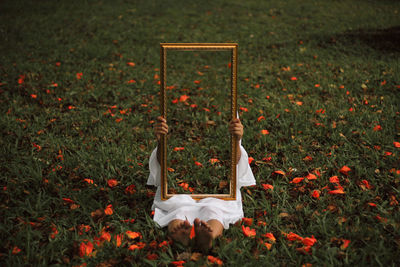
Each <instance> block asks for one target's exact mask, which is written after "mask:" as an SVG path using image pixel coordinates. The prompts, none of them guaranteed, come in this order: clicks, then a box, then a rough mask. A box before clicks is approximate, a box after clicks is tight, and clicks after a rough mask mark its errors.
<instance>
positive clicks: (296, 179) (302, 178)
mask: <svg viewBox="0 0 400 267" xmlns="http://www.w3.org/2000/svg"><path fill="white" fill-rule="evenodd" d="M303 180H304V177H296V178H293V180H292V181H290V182H289V183H291V184H298V183H300V182H301V181H303Z"/></svg>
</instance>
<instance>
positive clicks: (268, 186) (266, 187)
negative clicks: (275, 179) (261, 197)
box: [261, 184, 274, 190]
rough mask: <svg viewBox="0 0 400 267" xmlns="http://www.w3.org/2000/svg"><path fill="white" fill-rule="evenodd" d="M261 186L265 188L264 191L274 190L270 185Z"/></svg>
mask: <svg viewBox="0 0 400 267" xmlns="http://www.w3.org/2000/svg"><path fill="white" fill-rule="evenodd" d="M261 185H262V187H263V188H264V190H268V189H271V190H273V189H274V186H273V185H270V184H261Z"/></svg>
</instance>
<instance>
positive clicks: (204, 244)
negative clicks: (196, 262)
mask: <svg viewBox="0 0 400 267" xmlns="http://www.w3.org/2000/svg"><path fill="white" fill-rule="evenodd" d="M194 230H195V232H196V245H197V247H198V248H199V249H200V250H201V251H203V252H208V250H209V249H210V248H211V246H212V241H213V239H214V237H213V230H212V229H211V227H210V225H208V223H206V222H205V221H201V220H200V219H199V218H196V219H195V220H194Z"/></svg>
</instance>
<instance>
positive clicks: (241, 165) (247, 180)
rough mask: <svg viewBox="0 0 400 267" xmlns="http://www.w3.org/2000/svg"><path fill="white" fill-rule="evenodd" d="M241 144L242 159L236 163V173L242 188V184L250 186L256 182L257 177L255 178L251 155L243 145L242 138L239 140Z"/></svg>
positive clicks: (239, 185) (238, 184)
mask: <svg viewBox="0 0 400 267" xmlns="http://www.w3.org/2000/svg"><path fill="white" fill-rule="evenodd" d="M239 144H240V153H241V155H240V159H239V162H238V164H237V165H236V175H237V186H238V187H239V188H241V187H242V186H250V185H255V184H256V179H255V178H254V174H253V171H252V170H251V168H250V164H249V156H248V154H247V152H246V150H245V149H244V147H243V146H242V140H240V141H239Z"/></svg>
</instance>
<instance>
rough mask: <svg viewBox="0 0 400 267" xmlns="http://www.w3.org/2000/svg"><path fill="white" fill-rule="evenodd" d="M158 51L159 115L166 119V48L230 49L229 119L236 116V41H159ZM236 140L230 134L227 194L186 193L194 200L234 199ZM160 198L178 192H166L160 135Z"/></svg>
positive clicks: (164, 140) (164, 154) (164, 146)
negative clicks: (159, 49) (208, 198)
mask: <svg viewBox="0 0 400 267" xmlns="http://www.w3.org/2000/svg"><path fill="white" fill-rule="evenodd" d="M160 46H161V53H160V56H161V57H160V59H161V62H160V82H161V84H160V90H161V92H160V98H161V99H160V111H161V116H162V117H164V118H165V119H167V99H166V84H167V82H166V81H167V52H168V50H178V51H231V114H230V115H231V119H234V118H237V53H238V44H236V43H161V44H160ZM236 143H237V140H236V137H235V136H234V135H232V134H231V153H230V155H231V159H230V177H229V181H230V186H229V194H187V195H189V196H191V197H192V198H193V199H195V200H199V199H203V198H207V197H214V198H219V199H223V200H236V187H237V184H236V182H237V179H236V177H237V173H236V155H237V151H236V149H237V146H236ZM160 160H161V162H160V165H161V199H162V200H167V199H169V198H171V197H173V196H175V195H178V194H169V193H168V180H167V179H168V177H167V136H166V135H163V136H162V137H161V159H160Z"/></svg>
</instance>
